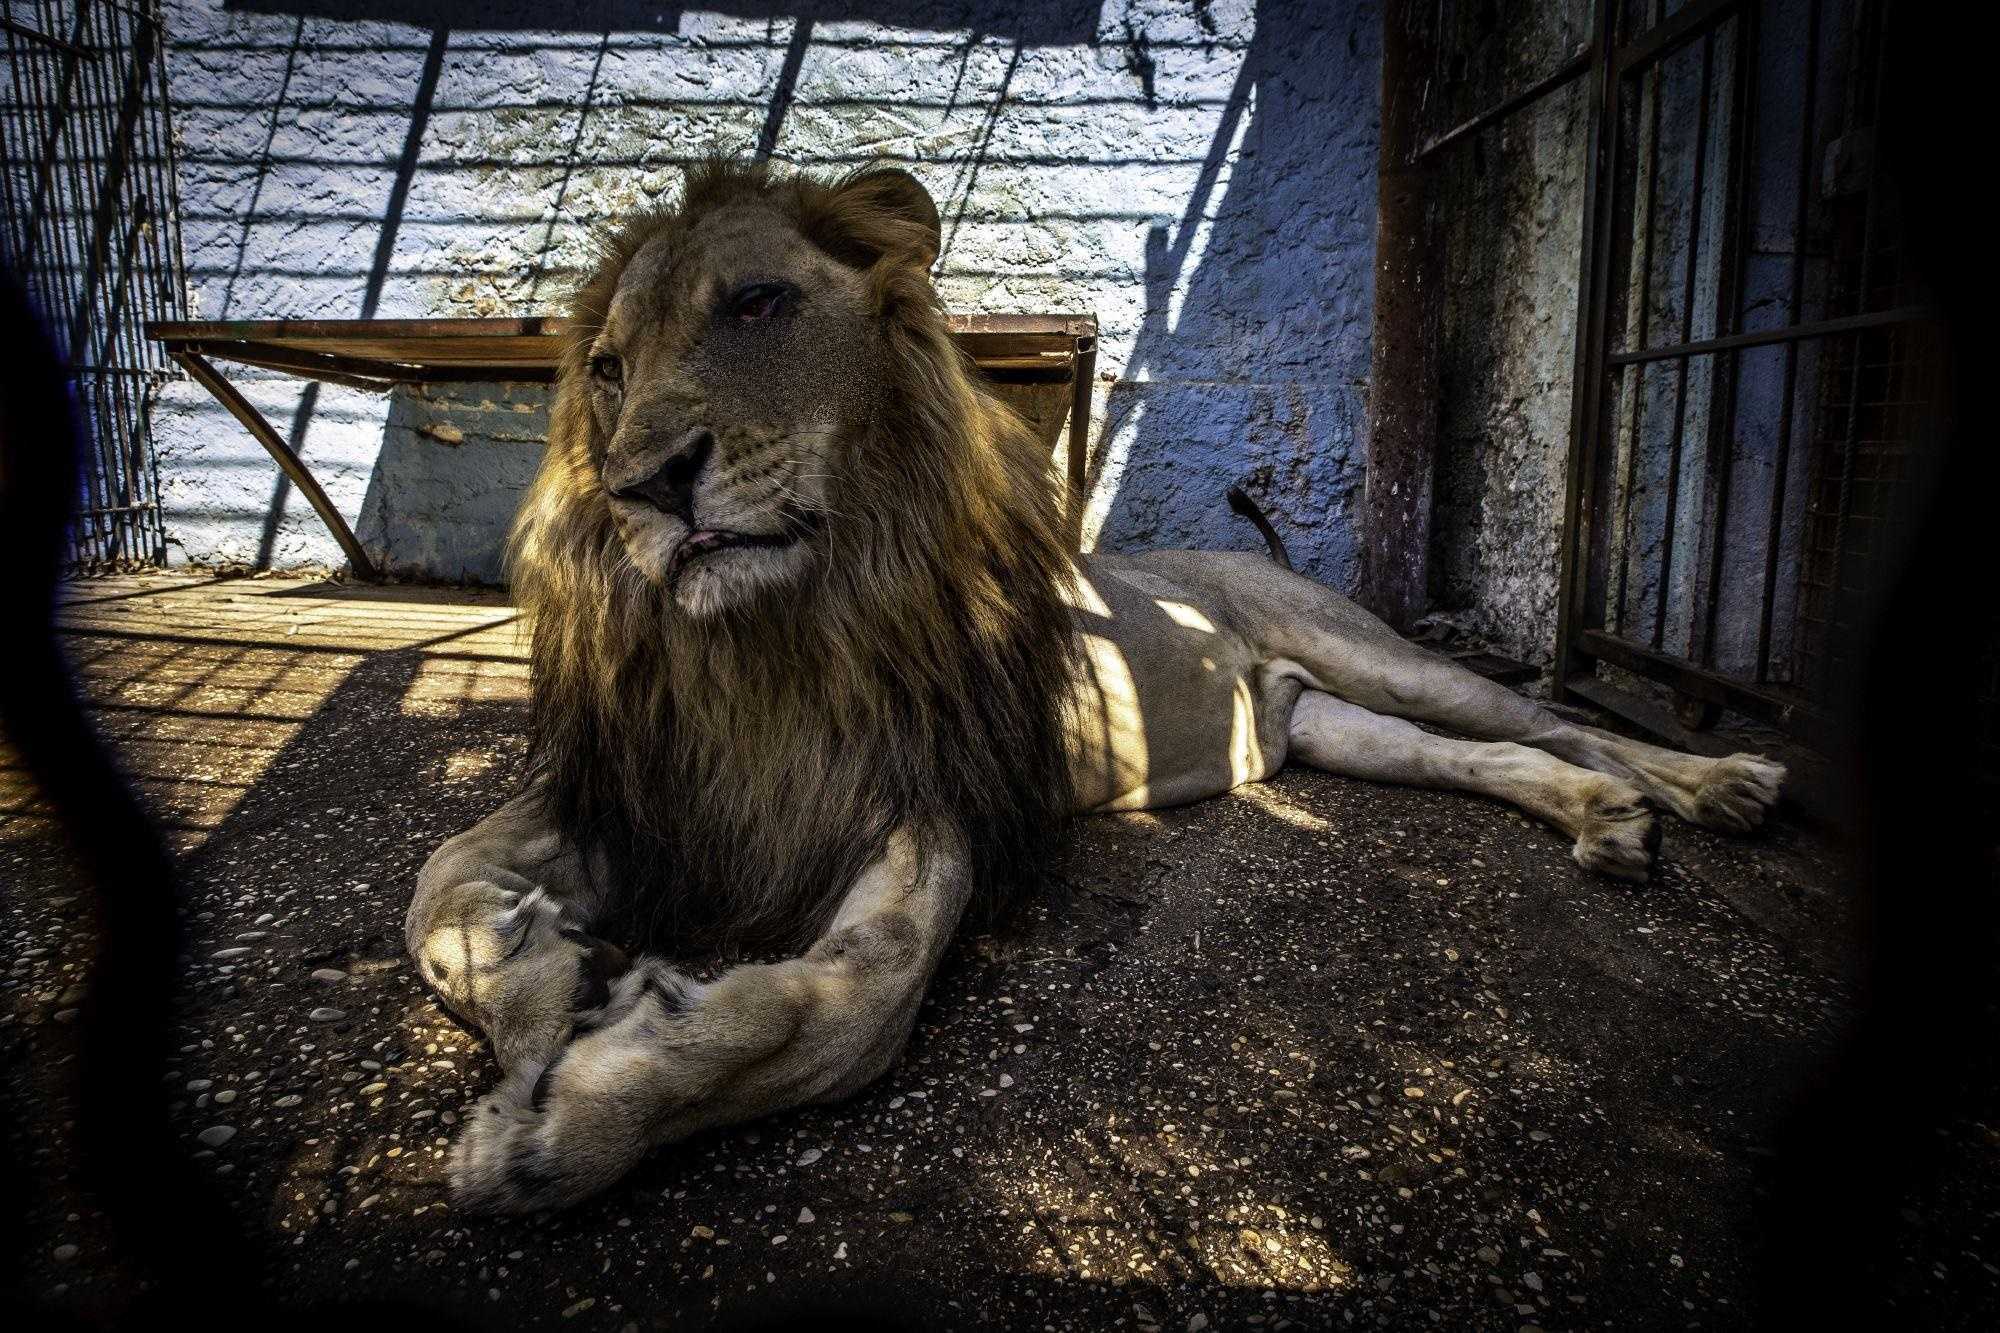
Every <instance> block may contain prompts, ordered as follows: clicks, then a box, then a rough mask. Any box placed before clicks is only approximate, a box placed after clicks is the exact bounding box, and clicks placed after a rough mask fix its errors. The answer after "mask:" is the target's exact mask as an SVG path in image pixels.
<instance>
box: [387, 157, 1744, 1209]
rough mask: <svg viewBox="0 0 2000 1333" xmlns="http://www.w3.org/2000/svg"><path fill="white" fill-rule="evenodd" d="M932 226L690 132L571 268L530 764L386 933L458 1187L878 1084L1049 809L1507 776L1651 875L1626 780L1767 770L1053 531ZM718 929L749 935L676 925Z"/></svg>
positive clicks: (609, 1176) (1634, 795) (538, 482)
mask: <svg viewBox="0 0 2000 1333" xmlns="http://www.w3.org/2000/svg"><path fill="white" fill-rule="evenodd" d="M939 244H940V238H939V225H938V212H937V208H936V205H935V204H934V203H933V202H932V200H931V198H930V196H929V195H928V194H927V193H926V192H925V191H924V189H923V187H922V186H921V185H920V184H919V183H918V182H917V181H916V180H915V179H914V178H913V177H912V176H910V175H909V174H908V173H906V172H903V171H900V170H895V169H890V168H880V167H878V168H873V169H863V170H861V171H859V172H858V173H855V174H852V175H849V176H847V177H845V178H843V179H839V180H836V181H832V182H823V181H820V180H816V179H814V178H811V177H809V176H807V175H803V174H781V173H778V172H775V171H771V170H767V169H765V168H762V167H746V166H740V165H730V164H726V163H714V164H710V165H708V166H705V167H701V168H698V169H696V170H694V171H692V172H691V173H690V176H689V180H688V183H687V188H686V190H685V192H684V195H683V198H682V199H681V201H680V202H679V203H678V204H677V205H674V206H672V207H668V208H664V209H662V210H660V211H657V212H652V213H648V214H646V215H644V216H641V217H638V218H636V219H634V220H632V221H630V222H629V223H627V224H626V225H624V226H623V227H622V229H620V230H618V231H617V232H616V233H615V234H614V235H612V236H611V237H610V238H609V239H608V240H607V241H606V242H605V245H604V248H603V254H602V257H601V260H600V261H599V263H598V264H597V266H596V268H595V271H594V273H593V274H592V275H591V276H590V277H589V279H588V280H587V281H586V282H585V283H584V284H583V285H582V286H581V288H580V290H579V292H578V294H577V296H576V298H575V301H574V307H573V310H572V312H571V317H570V320H569V323H568V333H567V335H566V339H567V340H566V344H565V346H564V348H563V352H562V358H561V365H560V369H559V373H558V377H557V382H556V391H555V398H554V402H553V406H552V408H551V421H550V431H549V443H548V451H547V456H546V458H545V460H544V462H543V464H542V467H541V470H540V472H539V474H538V475H537V477H536V479H535V481H534V483H533V485H532V487H531V488H530V491H529V493H528V495H527V497H526V498H525V500H524V503H523V506H522V510H521V513H520V515H519V517H518V519H517V522H516V526H515V531H514V534H513V537H512V540H511V543H510V564H511V569H512V577H513V584H514V588H515V590H516V594H517V597H518V600H519V601H520V604H521V606H522V607H523V608H524V610H525V611H526V612H527V613H529V616H530V617H531V621H532V625H533V644H532V653H531V659H532V661H531V665H532V677H533V687H532V750H531V754H532V759H531V763H530V766H529V771H528V773H527V775H526V781H525V783H524V786H523V788H522V790H521V791H520V792H519V793H518V794H516V795H515V796H514V797H513V798H512V799H510V800H508V801H507V802H506V803H505V804H504V805H502V806H501V807H500V808H499V809H498V810H497V811H496V812H495V813H494V814H493V815H491V816H490V817H488V818H487V819H485V820H484V821H482V822H481V823H479V824H478V825H476V826H475V827H473V828H472V829H470V830H468V831H466V832H464V833H461V834H459V835H458V836H456V837H454V838H452V839H450V840H449V841H447V842H446V843H445V844H444V845H443V846H442V847H440V848H439V849H438V850H437V851H436V853H435V854H434V855H432V856H431V858H430V859H429V861H428V862H427V863H426V864H425V866H424V867H423V869H422V871H421V872H420V874H419V876H418V881H417V890H416V895H415V898H414V901H413V902H412V903H411V905H410V909H409V915H408V920H407V927H406V933H407V938H408V944H409V949H410V952H411V955H412V957H413V958H414V959H415V960H416V962H417V965H418V967H419V970H420V972H421V973H422V975H423V977H424V979H425V980H426V981H427V982H428V984H429V985H430V986H431V987H433V988H434V989H435V991H436V992H437V994H438V995H439V997H440V998H441V999H442V1000H443V1002H444V1003H445V1004H446V1005H447V1006H448V1007H449V1008H450V1009H452V1010H453V1011H454V1012H455V1013H457V1014H458V1015H460V1016H462V1017H463V1018H464V1019H466V1020H467V1021H469V1022H470V1023H471V1024H473V1025H475V1026H476V1027H477V1028H479V1029H480V1030H481V1031H483V1032H484V1033H485V1034H486V1036H487V1037H488V1039H489V1040H490V1041H491V1043H492V1047H493V1051H494V1055H495V1058H496V1059H497V1061H498V1063H499V1065H500V1068H501V1080H500V1082H499V1084H498V1085H497V1087H496V1088H495V1090H494V1091H493V1092H492V1093H491V1094H490V1095H489V1096H488V1097H487V1098H485V1099H484V1101H483V1102H482V1103H481V1104H480V1106H479V1107H478V1108H477V1110H476V1111H475V1113H474V1114H472V1115H471V1116H470V1118H469V1119H468V1122H467V1123H466V1125H465V1126H464V1127H463V1129H462V1130H461V1132H460V1134H459V1137H458V1139H457V1141H456V1143H455V1144H454V1145H453V1148H452V1151H451V1155H450V1172H451V1179H452V1183H453V1188H454V1190H455V1193H456V1196H457V1198H458V1199H459V1201H460V1202H461V1203H462V1204H463V1205H464V1206H467V1207H470V1208H474V1209H485V1210H494V1211H503V1212H525V1211H530V1210H539V1209H544V1208H551V1207H559V1206H564V1205H568V1204H572V1203H575V1202H577V1201H578V1200H581V1199H583V1198H585V1197H587V1196H589V1195H591V1194H593V1193H595V1192H597V1191H600V1190H602V1189H604V1188H605V1187H606V1186H608V1185H610V1184H611V1183H612V1182H614V1181H616V1180H617V1179H618V1178H619V1177H620V1176H622V1175H623V1174H624V1173H625V1172H626V1171H627V1170H629V1169H630V1168H631V1167H632V1166H633V1164H634V1163H636V1162H637V1161H638V1160H639V1159H640V1158H641V1157H642V1156H643V1155H644V1154H645V1153H646V1152H647V1151H648V1150H650V1149H651V1148H653V1147H654V1146H655V1145H658V1144H662V1143H667V1142H670V1141H673V1140H677V1139H681V1138H684V1137H686V1136H687V1135H690V1134H693V1133H695V1132H696V1131H699V1130H702V1129H704V1128H708V1127H712V1126H718V1125H723V1124H727V1123H731V1122H737V1121H742V1120H746V1119H749V1118H753V1117H758V1116H763V1115H767V1114H770V1113H772V1112H776V1111H778V1110H781V1109H783V1108H786V1107H791V1106H796V1105H800V1104H804V1103H809V1102H816V1101H824V1100H830V1099H836V1098H841V1097H845V1096H847V1095H849V1094H851V1093H853V1092H855V1091H856V1090H857V1089H859V1088H861V1087H863V1086H864V1085H866V1084H868V1083H869V1082H871V1081H872V1080H874V1079H875V1078H877V1077H878V1076H879V1075H881V1074H882V1073H883V1072H884V1071H885V1070H886V1069H887V1068H888V1067H889V1066H890V1065H891V1063H893V1062H894V1060H895V1059H896V1057H897V1055H898V1053H899V1051H900V1050H901V1049H902V1047H903V1046H904V1044H905V1042H906V1040H907V1038H908V1037H909V1034H910V1031H911V1029H912V1026H913V1025H914V1023H915V1018H916V1014H917V1010H918V1006H919V1004H920V1003H921V1001H922V999H923V996H924V992H925V990H926V988H927V986H928V985H929V983H930V981H931V977H932V974H933V972H934V971H935V969H936V968H937V966H938V964H939V961H940V959H941V958H942V956H943V955H944V953H945V951H946V949H947V948H948V947H949V945H950V944H951V942H952V940H953V939H954V937H955V935H956V933H957V932H958V931H959V930H960V928H961V926H962V924H963V923H964V922H966V921H967V920H968V919H970V918H971V915H972V914H977V913H982V912H990V911H993V910H997V909H999V908H1003V907H1004V906H1005V905H1006V903H1007V902H1008V901H1009V900H1010V899H1012V898H1014V897H1017V896H1018V895H1019V894H1020V893H1021V892H1022V890H1023V886H1027V885H1031V884H1033V883H1034V882H1036V880H1037V878H1038V877H1039V875H1040V874H1041V872H1042V871H1043V870H1044V869H1045V868H1046V867H1047V866H1048V865H1049V863H1050V858H1051V857H1052V856H1053V855H1054V854H1055V853H1056V852H1057V850H1058V849H1059V847H1060V845H1061V840H1062V835H1063V831H1064V829H1065V827H1066V826H1067V825H1068V824H1069V823H1070V822H1071V819H1072V817H1073V816H1076V815H1079V814H1084V813H1088V812H1094V811H1115V810H1143V809H1149V808H1156V807H1162V806H1170V805H1177V804H1181V803H1185V802H1191V801H1198V800H1201V799H1203V798H1205V797H1209V796H1214V795H1217V794H1219V793H1222V792H1226V791H1228V790H1230V789H1231V788H1233V787H1236V786H1238V785H1239V784H1242V783H1247V782H1257V781H1260V780H1262V779H1264V778H1267V777H1269V776H1270V775H1272V774H1273V773H1275V772H1277V771H1278V769H1279V768H1280V767H1281V766H1282V765H1283V764H1284V763H1285V762H1287V760H1298V761H1301V762H1303V763H1306V764H1309V765H1312V766H1314V767H1316V768H1321V769H1325V770H1327V771H1329V772H1333V773H1340V774H1346V775H1349V776H1353V777H1361V778H1370V779H1376V780H1379V781H1384V782H1395V783H1410V784H1417V785H1422V786H1429V787H1448V788H1455V789H1459V790H1464V791H1471V792H1477V793H1481V794H1483V795H1486V796H1490V797H1495V798H1498V799H1500V800H1503V801H1508V802H1511V803H1513V804H1514V805H1516V806H1518V807H1520V808H1521V809H1523V810H1525V811H1527V812H1528V813H1530V814H1532V815H1533V816H1535V817H1536V818H1537V819H1539V820H1541V821H1543V822H1544V823H1547V824H1549V825H1552V826H1554V827H1555V828H1556V829H1558V830H1560V831H1561V832H1562V833H1563V834H1565V835H1567V836H1568V837H1570V838H1572V839H1574V842H1575V850H1574V856H1575V859H1576V860H1577V861H1578V862H1579V863H1581V864H1582V865H1584V866H1586V867H1588V868H1590V869H1592V870H1596V871H1602V872H1604V873H1607V874H1610V875H1615V876H1622V877H1626V878H1630V879H1643V878H1645V877H1646V875H1647V873H1648V869H1649V867H1650V865H1651V862H1652V858H1653V855H1654V852H1655V849H1656V847H1657V845H1658V830H1657V828H1656V825H1655V822H1654V815H1653V809H1652V807H1653V806H1654V805H1661V806H1665V807H1666V808H1667V809H1669V810H1672V811H1673V812H1675V813H1676V814H1678V815H1680V816H1681V817H1683V818H1686V819H1690V820H1693V821H1694V822H1696V823H1699V824H1703V825H1707V826H1710V827H1714V828H1723V829H1730V830H1739V831H1740V830H1748V829H1750V828H1753V827H1754V826H1756V825H1757V824H1758V823H1759V822H1760V821H1761V820H1762V819H1763V817H1764V815H1765V812H1766V811H1767V810H1768V809H1769V808H1770V807H1771V805H1772V804H1773V803H1774V802H1775V801H1776V800H1777V799H1778V796H1779V792H1780V788H1781V784H1782V782H1783V779H1784V770H1783V769H1782V768H1781V767H1780V766H1779V765H1777V764H1774V763H1771V762H1768V761H1767V760H1765V759H1762V758H1759V757H1757V756H1754V755H1747V754H1738V755H1733V756H1730V757H1728V758H1724V759H1713V758H1703V757H1697V756H1694V755H1689V754H1682V753H1677V752H1675V751H1672V750H1668V749H1663V748H1660V747H1658V746H1654V745H1648V744H1644V743H1641V742H1638V741H1634V740H1629V739H1625V738H1623V737H1620V736H1617V735H1614V734H1611V733H1609V732H1605V731H1600V730H1597V729H1594V728H1591V727H1587V726H1581V725H1577V724H1574V723H1571V722H1569V721H1566V720H1564V719H1562V718H1560V717H1558V716H1556V715H1555V714H1553V713H1551V712H1550V711H1548V710H1547V709H1545V708H1543V707H1542V706H1540V705H1539V704H1537V703H1535V702H1533V701H1531V700H1529V699H1527V698H1524V697H1522V696H1519V695H1517V694H1515V693H1513V692H1511V691H1509V690H1507V689H1504V688H1502V687H1501V686H1499V685H1497V684H1495V683H1493V682H1491V681H1488V680H1486V679H1484V678H1482V677H1480V676H1477V675H1475V674H1473V673H1472V672H1470V671H1468V670H1466V669H1464V668H1463V667H1461V666H1459V665H1457V664H1455V663H1453V662H1450V661H1448V660H1446V659H1444V658H1441V657H1439V656H1436V655H1434V654H1432V653H1430V652H1428V651H1426V650H1424V649H1422V648H1419V647H1417V646H1415V645H1413V644H1410V643H1409V642H1407V641H1405V640H1404V639H1402V638H1401V637H1399V636H1398V635H1397V634H1396V633H1394V632H1393V631H1392V630H1391V629H1389V627H1388V626H1387V625H1385V624H1383V623H1382V622H1381V621H1379V620H1377V619H1375V618H1374V617H1373V616H1371V615H1370V614H1368V613H1367V612H1366V611H1364V610H1362V609H1360V608H1359V607H1358V606H1356V605H1355V604H1353V603H1352V602H1350V601H1348V600H1347V599H1346V598H1344V597H1342V596H1340V595H1339V594H1338V593H1335V592H1333V591H1332V590H1330V589H1328V588H1325V587H1322V586H1320V585H1319V584H1317V583H1314V582H1312V581H1311V580H1309V579H1306V578H1304V577H1302V576H1300V575H1298V574H1296V573H1293V572H1291V571H1290V570H1289V569H1288V568H1286V567H1284V564H1283V563H1281V561H1282V549H1281V547H1277V546H1276V543H1274V547H1276V549H1275V551H1274V554H1277V555H1278V556H1279V559H1278V560H1273V559H1270V558H1266V557H1265V556H1263V555H1260V554H1249V553H1232V552H1201V551H1157V552H1153V553H1150V554H1145V555H1133V556H1123V555H1108V554H1097V555H1091V556H1082V557H1073V556H1072V555H1071V554H1070V550H1069V546H1068V543H1067V542H1066V541H1065V540H1064V537H1063V531H1064V529H1063V526H1062V523H1061V521H1060V515H1059V513H1058V507H1057V503H1056V499H1055V495H1054V489H1055V488H1054V487H1053V486H1051V485H1050V484H1049V483H1050V465H1049V464H1050V460H1049V457H1048V453H1047V450H1046V447H1045V446H1044V445H1043V444H1042V443H1041V442H1040V441H1039V440H1038V439H1037V438H1036V437H1035V436H1034V434H1033V433H1031V432H1030V430H1029V429H1028V428H1027V427H1026V426H1025V425H1024V424H1023V422H1022V421H1021V420H1020V419H1019V418H1018V417H1016V416H1015V415H1014V414H1013V413H1011V412H1010V411H1009V410H1008V409H1007V408H1006V407H1004V406H1003V405H1002V404H1001V403H1000V402H999V401H998V400H997V399H996V398H995V397H994V396H993V395H992V394H991V393H990V392H989V391H988V390H987V389H986V388H984V387H982V384H981V381H980V380H979V378H978V376H977V374H976V372H975V371H974V369H973V368H972V367H971V366H970V364H969V363H968V361H967V359H966V358H965V356H964V355H963V354H962V352H961V351H960V350H959V349H958V348H957V347H956V346H955V344H954V343H953V341H952V339H951V337H950V336H949V334H948V331H947V326H946V321H945V317H944V314H943V312H942V309H941V307H940V304H939V300H938V297H937V295H936V293H935V291H934V289H933V287H932V285H931V281H930V277H929V270H930V267H931V265H932V264H933V262H934V261H935V260H936V258H937V255H938V251H939ZM1260 526H1262V527H1265V528H1266V529H1268V524H1260ZM1287 563H1288V562H1287ZM1418 723H1425V724H1429V725H1431V726H1433V727H1436V728H1442V729H1444V730H1446V731H1449V732H1451V733H1454V734H1455V735H1458V736H1464V737H1468V738H1470V739H1455V738H1453V737H1452V736H1446V735H1439V734H1436V733H1435V732H1433V731H1430V730H1425V729H1423V728H1421V727H1419V726H1418V725H1417V724H1418ZM752 947H755V948H757V949H761V950H765V951H767V952H766V953H765V954H764V955H763V956H767V957H769V956H775V957H776V958H777V961H765V962H738V963H736V964H735V965H733V966H729V967H727V968H725V969H724V970H721V971H720V972H719V973H716V974H714V975H712V976H710V977H709V978H708V979H701V978H700V977H698V976H696V975H694V974H692V973H690V972H688V971H685V970H682V969H681V968H679V967H676V966H675V965H674V963H673V962H672V961H671V960H670V959H671V957H672V956H679V957H683V958H685V957H688V956H690V953H691V951H693V950H696V949H719V950H725V951H736V956H738V957H740V956H741V953H740V951H742V950H744V949H748V948H752ZM629 950H640V951H641V952H639V953H638V955H637V956H636V957H635V956H633V955H632V953H631V952H629ZM771 950H777V951H778V952H777V953H775V954H772V953H770V952H769V951H771Z"/></svg>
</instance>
